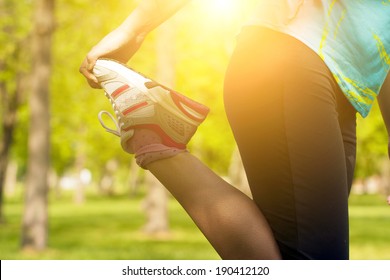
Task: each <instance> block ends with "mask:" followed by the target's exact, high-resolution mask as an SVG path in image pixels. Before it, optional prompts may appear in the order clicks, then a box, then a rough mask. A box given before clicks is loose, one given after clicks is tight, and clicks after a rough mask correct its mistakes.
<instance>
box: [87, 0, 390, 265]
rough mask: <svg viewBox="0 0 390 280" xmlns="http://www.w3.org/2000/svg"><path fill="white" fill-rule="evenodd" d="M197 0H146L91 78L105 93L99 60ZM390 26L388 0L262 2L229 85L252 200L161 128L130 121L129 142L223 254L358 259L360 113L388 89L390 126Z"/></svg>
mask: <svg viewBox="0 0 390 280" xmlns="http://www.w3.org/2000/svg"><path fill="white" fill-rule="evenodd" d="M187 2H188V1H186V0H170V1H158V0H156V1H151V0H144V1H142V2H141V3H140V4H139V6H138V7H137V8H136V9H135V10H134V11H133V12H132V13H131V14H130V15H129V17H128V18H127V19H126V20H125V21H124V22H123V23H122V24H121V25H120V26H119V27H118V28H117V29H116V30H114V31H112V32H111V33H110V34H108V35H107V36H106V37H105V38H104V39H103V40H102V41H101V42H99V43H98V44H97V45H96V46H95V47H94V48H93V49H92V50H91V51H90V52H89V53H88V55H87V57H86V58H85V60H84V61H83V63H82V65H81V67H80V72H81V73H82V74H83V75H84V76H85V77H86V78H87V81H88V83H89V84H90V85H91V86H92V87H94V88H99V87H100V86H103V88H104V89H105V90H106V92H107V89H106V87H105V85H104V83H102V80H99V77H98V76H99V73H97V72H99V71H95V72H94V66H95V64H96V62H97V61H98V59H99V58H109V59H115V60H118V61H120V62H123V63H126V62H127V61H128V60H129V59H130V58H131V57H132V55H133V54H134V53H135V52H136V51H137V50H138V48H139V47H140V45H141V44H142V41H143V40H144V38H145V37H146V35H147V34H148V33H149V32H150V31H151V30H153V29H154V28H155V27H157V26H158V25H159V24H160V23H162V22H164V21H165V20H166V19H168V18H169V17H170V16H171V15H173V14H174V13H175V12H176V11H177V10H179V9H180V8H181V7H182V6H183V5H184V4H185V3H187ZM389 26H390V1H371V0H366V1H347V0H344V1H343V0H339V1H335V0H322V1H319V0H312V1H309V0H307V1H304V0H275V1H265V0H264V1H259V7H258V9H257V10H256V11H255V13H254V15H253V17H252V18H251V19H250V20H249V21H248V22H247V23H246V24H245V26H244V28H243V30H242V32H241V35H240V37H239V39H238V43H237V47H236V49H235V51H234V53H233V55H232V57H231V61H230V64H229V67H228V69H227V72H226V77H225V88H224V98H225V106H226V112H227V116H228V118H229V122H230V124H231V127H232V130H233V133H234V136H235V139H236V141H237V144H238V147H239V150H240V154H241V157H242V160H243V163H244V167H245V171H246V174H247V177H248V181H249V184H250V188H251V191H252V194H253V201H252V200H250V199H248V198H247V197H246V196H245V195H243V194H241V193H240V192H238V191H237V190H236V189H234V188H233V187H231V186H230V185H228V184H227V183H226V182H225V181H223V180H222V179H221V178H219V177H218V176H217V175H215V174H214V173H213V172H212V171H211V170H209V169H208V168H207V167H206V166H205V165H203V164H202V163H201V162H200V161H198V160H197V159H196V158H195V157H194V156H192V155H191V154H190V153H187V152H184V150H183V149H178V147H171V146H170V145H169V144H167V143H166V142H165V143H164V142H161V141H162V140H161V138H162V137H160V138H159V136H161V134H160V135H159V132H158V131H157V130H153V129H139V128H138V129H134V131H133V130H131V135H128V136H126V138H123V137H122V140H123V139H126V141H125V142H126V143H125V144H123V143H122V146H123V147H124V149H125V150H128V151H134V150H135V151H134V152H135V153H136V156H137V153H138V155H139V156H140V158H141V159H143V158H144V157H145V155H147V156H148V155H150V158H151V159H152V160H151V161H150V162H149V161H147V162H146V163H145V162H144V163H143V167H144V168H147V169H149V170H150V171H151V172H152V173H153V174H154V175H155V176H156V177H157V178H158V179H159V180H160V181H161V182H162V183H163V184H164V186H165V187H166V188H167V189H168V190H169V191H170V192H171V193H172V194H173V195H174V196H175V198H176V199H177V200H178V201H179V202H180V203H181V204H182V206H183V207H184V208H185V209H186V211H187V212H188V213H189V215H190V216H191V217H192V219H193V220H194V221H195V223H196V224H197V225H198V227H199V228H200V230H202V232H203V233H204V234H205V236H206V237H207V238H208V240H209V241H210V243H211V244H212V245H213V246H214V248H215V249H216V251H217V252H218V253H219V254H220V256H221V257H222V258H224V259H260V258H261V259H278V258H283V259H348V257H349V255H348V254H349V253H348V250H349V249H348V235H349V233H348V194H349V191H350V188H351V184H352V178H353V170H354V165H355V148H356V112H358V113H360V114H361V115H362V116H366V115H367V114H368V113H369V111H370V108H371V106H372V103H373V101H374V99H375V97H376V96H377V95H378V94H379V93H380V94H379V96H380V98H378V100H379V102H380V108H381V111H382V115H383V117H384V121H385V123H386V127H387V128H388V129H387V130H388V131H390V129H389V128H390V113H389V108H390V101H389V100H390V99H389V98H390V97H389V96H390V86H389V83H390V81H387V82H385V79H386V77H388V72H389V63H390V62H389V61H390V58H389V53H390V32H388V29H389ZM387 80H389V78H388V79H387ZM153 90H154V89H153ZM124 134H125V132H124V131H121V130H120V131H119V135H120V136H123V135H124ZM145 135H146V136H145ZM141 136H142V137H141ZM145 138H147V139H149V140H148V141H146V142H145V143H142V140H140V139H145ZM150 139H152V140H150ZM153 139H154V140H153ZM155 139H157V140H155ZM153 141H157V142H158V143H154V142H153ZM122 142H123V141H122ZM161 143H162V144H164V145H163V146H158V147H163V148H162V149H165V150H164V152H165V151H167V150H168V152H167V154H166V156H162V157H158V156H157V157H156V156H155V155H156V153H154V152H155V150H153V149H152V148H151V147H156V146H153V145H161ZM126 145H128V146H126ZM128 147H131V148H128ZM145 147H146V148H145ZM167 147H168V148H167ZM158 149H160V148H158ZM137 150H138V152H137ZM141 161H142V160H141Z"/></svg>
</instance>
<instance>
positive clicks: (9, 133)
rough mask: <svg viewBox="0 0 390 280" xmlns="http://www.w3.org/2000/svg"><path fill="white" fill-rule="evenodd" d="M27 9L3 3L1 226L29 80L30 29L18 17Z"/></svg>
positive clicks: (0, 42)
mask: <svg viewBox="0 0 390 280" xmlns="http://www.w3.org/2000/svg"><path fill="white" fill-rule="evenodd" d="M25 8H28V7H27V6H26V5H25V4H23V3H20V2H12V1H7V0H1V1H0V11H2V14H1V20H0V30H1V35H0V45H1V56H0V73H1V74H0V101H1V102H0V121H1V123H0V126H1V128H0V129H1V132H0V135H1V136H2V137H1V140H0V223H1V222H4V220H5V217H4V213H3V200H4V188H5V179H6V178H5V177H6V170H7V167H8V162H9V157H10V150H11V146H12V143H13V139H14V130H15V126H16V121H17V111H18V108H19V105H20V103H21V100H22V98H21V97H22V92H23V84H24V81H25V79H26V76H25V75H24V74H25V73H24V69H23V68H25V67H24V66H25V63H24V62H23V61H24V60H26V48H25V47H24V46H25V45H26V41H27V40H28V35H27V34H28V28H27V27H26V24H25V22H23V20H19V18H18V17H17V15H18V14H20V13H26V12H27V11H26V10H24V9H25ZM11 19H12V20H11Z"/></svg>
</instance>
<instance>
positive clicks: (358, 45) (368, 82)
mask: <svg viewBox="0 0 390 280" xmlns="http://www.w3.org/2000/svg"><path fill="white" fill-rule="evenodd" d="M247 25H261V26H266V27H269V28H271V29H274V30H277V31H280V32H283V33H286V34H289V35H291V36H293V37H295V38H297V39H299V40H301V41H302V42H303V43H305V44H306V45H307V46H309V47H310V48H311V49H312V50H314V51H315V52H316V53H317V54H318V55H319V56H320V57H321V58H322V59H323V60H324V62H325V63H326V65H327V66H328V68H329V69H330V70H331V72H332V73H333V76H334V78H335V80H336V81H337V83H338V84H339V86H340V88H341V90H342V91H343V93H344V94H345V96H346V97H347V98H348V100H349V101H350V102H351V104H352V105H353V106H354V107H355V108H356V110H357V111H358V112H359V113H360V114H361V115H362V116H363V117H366V116H367V115H368V113H369V112H370V109H371V107H372V105H373V102H374V100H375V97H376V96H377V95H378V94H379V91H380V89H381V87H382V85H383V83H384V80H385V79H386V76H387V74H388V73H389V69H390V0H272V1H270V0H261V1H260V5H259V6H258V8H257V9H256V11H255V14H254V15H253V17H252V18H251V19H250V20H249V22H248V23H247Z"/></svg>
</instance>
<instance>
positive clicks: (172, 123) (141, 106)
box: [93, 59, 209, 153]
mask: <svg viewBox="0 0 390 280" xmlns="http://www.w3.org/2000/svg"><path fill="white" fill-rule="evenodd" d="M93 73H94V75H95V76H96V78H97V79H98V81H99V83H100V85H101V86H102V88H103V89H104V91H105V95H106V97H107V98H108V99H109V100H110V102H111V103H112V105H113V108H114V112H115V115H116V117H117V119H118V121H117V122H116V121H115V119H114V117H113V116H112V115H111V114H110V113H108V112H107V111H102V112H100V113H99V120H100V123H101V124H102V126H103V127H104V128H105V129H106V131H108V132H110V133H113V134H115V135H117V136H119V137H121V145H122V148H123V149H124V150H125V151H126V152H128V153H134V151H132V150H131V149H130V148H129V147H128V145H127V144H126V143H127V141H128V140H129V139H130V138H131V137H132V136H133V134H134V129H135V128H150V129H153V130H154V131H156V132H157V133H158V134H159V135H160V137H161V138H162V140H163V142H164V144H165V145H167V146H171V147H177V148H180V149H183V148H185V146H186V144H187V143H188V142H189V140H190V139H191V137H192V135H194V133H195V131H196V129H197V127H198V126H199V125H200V124H201V123H202V122H203V121H204V119H205V118H206V116H207V114H208V112H209V108H208V107H206V106H204V105H202V104H200V103H197V102H195V101H193V100H191V99H189V98H187V97H185V96H183V95H182V94H180V93H178V92H176V91H174V90H172V89H169V88H167V87H165V86H163V85H161V84H159V83H157V82H155V81H153V80H152V79H149V78H147V77H145V76H143V75H142V74H140V73H138V72H135V71H134V70H132V69H130V68H129V67H127V66H126V65H124V64H121V63H119V62H116V61H113V60H108V59H99V60H98V61H97V62H96V65H95V67H94V69H93ZM104 114H107V115H108V116H109V117H110V118H111V119H112V120H113V121H114V123H115V125H116V130H113V129H110V128H108V127H107V126H106V125H105V124H104V122H103V120H102V116H103V115H104Z"/></svg>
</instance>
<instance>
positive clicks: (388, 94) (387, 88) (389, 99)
mask: <svg viewBox="0 0 390 280" xmlns="http://www.w3.org/2000/svg"><path fill="white" fill-rule="evenodd" d="M378 104H379V108H380V110H381V113H382V118H383V121H384V123H385V125H386V129H387V134H388V135H390V73H389V74H388V75H387V78H386V80H385V83H384V84H383V86H382V89H381V91H380V93H379V95H378Z"/></svg>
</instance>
